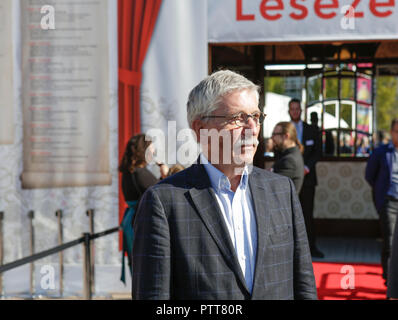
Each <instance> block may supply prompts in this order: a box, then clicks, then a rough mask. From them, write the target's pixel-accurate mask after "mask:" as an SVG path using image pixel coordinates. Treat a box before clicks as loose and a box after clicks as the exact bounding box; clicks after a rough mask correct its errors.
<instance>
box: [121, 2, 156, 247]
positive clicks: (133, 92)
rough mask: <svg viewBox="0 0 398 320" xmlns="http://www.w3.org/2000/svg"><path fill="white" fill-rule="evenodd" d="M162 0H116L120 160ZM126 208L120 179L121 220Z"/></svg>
mask: <svg viewBox="0 0 398 320" xmlns="http://www.w3.org/2000/svg"><path fill="white" fill-rule="evenodd" d="M161 3H162V0H118V49H119V163H120V160H121V158H122V156H123V152H124V148H125V146H126V144H127V141H128V140H129V139H130V137H131V136H133V135H135V134H137V133H140V132H141V123H140V86H141V80H142V72H141V70H142V64H143V62H144V59H145V55H146V53H147V50H148V47H149V43H150V40H151V37H152V33H153V29H154V28H155V24H156V20H157V17H158V13H159V9H160V5H161ZM125 208H126V205H125V201H124V198H123V193H122V190H121V186H120V183H119V221H120V222H121V220H122V218H123V213H124V210H125ZM120 239H121V238H120ZM119 243H121V241H119Z"/></svg>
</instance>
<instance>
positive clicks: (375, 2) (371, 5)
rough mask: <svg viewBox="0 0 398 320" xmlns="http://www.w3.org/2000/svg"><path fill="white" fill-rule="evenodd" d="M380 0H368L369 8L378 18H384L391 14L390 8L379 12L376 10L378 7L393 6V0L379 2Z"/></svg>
mask: <svg viewBox="0 0 398 320" xmlns="http://www.w3.org/2000/svg"><path fill="white" fill-rule="evenodd" d="M379 1H380V0H370V3H369V9H370V11H372V13H373V14H374V15H375V16H376V17H379V18H385V17H388V16H389V15H391V14H392V11H391V10H387V11H384V12H381V11H379V10H377V8H378V7H395V0H388V1H387V2H379Z"/></svg>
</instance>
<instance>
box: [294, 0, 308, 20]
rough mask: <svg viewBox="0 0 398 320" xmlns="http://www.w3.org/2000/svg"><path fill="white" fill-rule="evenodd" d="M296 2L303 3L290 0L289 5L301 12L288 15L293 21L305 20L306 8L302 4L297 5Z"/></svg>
mask: <svg viewBox="0 0 398 320" xmlns="http://www.w3.org/2000/svg"><path fill="white" fill-rule="evenodd" d="M297 1H305V0H290V5H291V7H292V8H294V9H298V10H301V13H300V14H298V13H295V12H292V13H291V14H289V16H290V17H292V18H293V19H295V20H302V19H305V18H306V17H307V16H308V9H307V7H306V6H303V5H302V4H298V3H297Z"/></svg>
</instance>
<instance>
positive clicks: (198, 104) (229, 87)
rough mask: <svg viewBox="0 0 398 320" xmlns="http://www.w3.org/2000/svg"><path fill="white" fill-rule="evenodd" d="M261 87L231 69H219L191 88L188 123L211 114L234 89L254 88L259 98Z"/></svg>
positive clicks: (190, 124)
mask: <svg viewBox="0 0 398 320" xmlns="http://www.w3.org/2000/svg"><path fill="white" fill-rule="evenodd" d="M259 89H260V87H259V86H257V85H255V84H254V83H253V82H251V81H250V80H248V79H246V78H245V77H244V76H242V75H240V74H238V73H236V72H233V71H230V70H221V71H217V72H215V73H213V74H211V75H210V76H208V77H206V78H205V79H203V80H202V81H201V82H200V83H199V84H198V85H197V86H196V87H195V88H193V89H192V90H191V92H190V93H189V97H188V102H187V114H188V124H189V126H190V127H192V123H193V121H195V120H196V119H198V118H201V117H204V116H208V115H210V114H211V113H212V112H213V111H214V110H216V109H217V108H218V107H219V103H220V102H221V100H222V98H223V97H224V96H225V95H226V94H228V93H231V92H233V91H240V90H253V91H254V92H256V95H257V101H258V100H259Z"/></svg>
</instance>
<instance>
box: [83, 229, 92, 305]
mask: <svg viewBox="0 0 398 320" xmlns="http://www.w3.org/2000/svg"><path fill="white" fill-rule="evenodd" d="M83 237H84V246H83V253H84V262H83V263H84V266H83V272H84V274H83V280H84V293H83V294H84V299H86V300H91V298H92V291H91V288H92V283H91V279H92V277H91V248H90V242H91V240H90V234H89V233H83Z"/></svg>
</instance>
